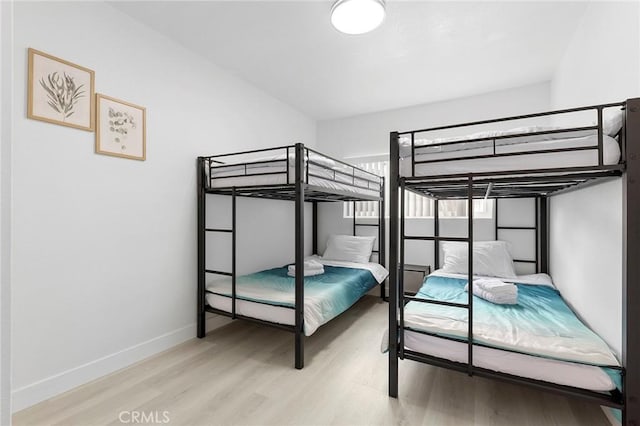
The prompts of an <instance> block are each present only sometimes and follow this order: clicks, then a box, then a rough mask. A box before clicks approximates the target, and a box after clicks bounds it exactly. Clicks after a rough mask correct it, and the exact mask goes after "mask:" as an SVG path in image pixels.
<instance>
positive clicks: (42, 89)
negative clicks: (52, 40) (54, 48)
mask: <svg viewBox="0 0 640 426" xmlns="http://www.w3.org/2000/svg"><path fill="white" fill-rule="evenodd" d="M28 56H29V67H28V88H27V99H28V101H27V117H28V118H31V119H33V120H40V121H45V122H47V123H52V124H58V125H61V126H67V127H73V128H76V129H81V130H87V131H90V132H93V131H94V128H95V104H94V95H95V72H94V71H93V70H90V69H89V68H85V67H83V66H80V65H77V64H74V63H72V62H69V61H66V60H64V59H61V58H58V57H55V56H52V55H49V54H48V53H44V52H41V51H39V50H36V49H32V48H29V51H28Z"/></svg>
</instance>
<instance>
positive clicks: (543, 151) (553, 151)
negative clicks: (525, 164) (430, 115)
mask: <svg viewBox="0 0 640 426" xmlns="http://www.w3.org/2000/svg"><path fill="white" fill-rule="evenodd" d="M596 149H598V146H597V145H595V146H584V147H583V146H579V147H572V148H556V149H538V150H535V151H518V152H513V153H511V152H503V153H495V152H494V153H493V154H486V155H469V156H466V157H447V158H440V159H437V160H435V159H434V160H415V161H414V164H432V163H446V162H449V161H467V160H483V159H487V158H502V157H513V156H516V155H520V156H526V155H536V154H557V153H560V152H572V151H593V150H596ZM414 175H415V172H414Z"/></svg>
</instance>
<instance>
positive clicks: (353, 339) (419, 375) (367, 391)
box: [13, 296, 609, 426]
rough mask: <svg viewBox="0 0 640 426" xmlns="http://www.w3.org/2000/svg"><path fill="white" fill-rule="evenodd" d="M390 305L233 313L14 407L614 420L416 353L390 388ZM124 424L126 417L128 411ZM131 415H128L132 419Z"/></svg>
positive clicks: (58, 420)
mask: <svg viewBox="0 0 640 426" xmlns="http://www.w3.org/2000/svg"><path fill="white" fill-rule="evenodd" d="M387 306H388V305H387V304H386V303H382V302H381V301H380V299H378V298H375V297H372V296H367V297H365V298H363V299H362V300H361V301H360V302H358V303H357V304H356V305H355V306H354V307H353V308H352V309H350V310H349V311H348V312H346V313H345V314H343V315H341V316H340V317H339V318H337V319H335V320H333V321H331V322H330V323H329V324H327V325H325V326H323V327H321V328H320V329H319V330H318V331H317V332H316V333H315V334H314V335H313V336H311V337H310V338H307V339H306V364H305V365H306V366H305V368H304V369H303V370H301V371H299V370H295V369H294V368H293V335H291V334H290V333H287V332H284V331H280V330H276V329H272V328H268V327H261V326H257V325H253V324H250V323H246V322H240V321H235V322H232V323H230V324H228V325H225V326H223V327H221V328H219V329H216V330H214V331H211V332H210V333H209V334H208V335H207V337H206V338H205V339H202V340H198V339H193V340H191V341H188V342H186V343H184V344H182V345H179V346H177V347H175V348H172V349H171V350H169V351H166V352H164V353H162V354H159V355H157V356H154V357H152V358H149V359H147V360H145V361H142V362H140V363H138V364H136V365H134V366H132V367H129V368H126V369H124V370H121V371H119V372H116V373H114V374H111V375H109V376H106V377H104V378H102V379H99V380H96V381H94V382H91V383H89V384H86V385H84V386H81V387H79V388H77V389H74V390H72V391H69V392H67V393H64V394H62V395H60V396H58V397H56V398H53V399H51V400H48V401H45V402H42V403H40V404H38V405H36V406H34V407H31V408H29V409H26V410H23V411H21V412H19V413H16V414H15V415H14V417H13V423H14V425H16V426H21V425H82V426H85V425H87V426H88V425H118V424H122V423H121V422H120V420H119V418H118V416H119V414H120V413H121V412H122V411H133V410H137V411H138V412H145V413H150V412H151V413H152V412H157V413H159V414H158V415H159V416H160V417H159V420H163V417H162V412H164V411H167V412H168V413H167V414H168V417H169V419H170V422H169V423H166V424H169V425H229V424H238V425H374V424H385V425H456V426H459V425H467V424H476V425H509V426H511V425H562V426H565V425H608V424H609V423H608V421H607V420H606V417H605V416H604V414H603V413H602V411H601V409H600V408H599V407H598V406H597V405H593V404H586V403H583V402H582V401H579V400H574V399H568V398H564V397H559V396H556V395H552V394H548V393H542V392H538V391H535V390H532V389H529V388H525V387H520V386H515V385H508V384H504V383H499V382H496V381H491V380H487V379H482V378H470V377H468V376H466V375H464V374H461V373H456V372H452V371H447V370H444V369H440V368H436V367H431V366H428V365H424V364H419V363H415V362H412V361H402V362H401V363H400V395H399V398H398V399H393V398H389V397H388V396H387V357H386V355H382V354H381V353H380V349H379V347H380V339H381V336H382V332H383V330H384V329H385V328H386V327H387V324H386V318H387ZM124 420H125V421H127V420H128V417H125V418H124ZM129 424H131V423H129Z"/></svg>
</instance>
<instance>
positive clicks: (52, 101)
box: [40, 71, 85, 121]
mask: <svg viewBox="0 0 640 426" xmlns="http://www.w3.org/2000/svg"><path fill="white" fill-rule="evenodd" d="M40 85H41V86H42V88H43V89H44V90H45V91H46V92H47V98H48V100H47V104H48V105H49V106H50V107H51V108H52V109H53V110H54V111H55V112H57V113H58V114H60V119H61V120H62V121H65V119H67V118H69V117H71V116H72V115H73V113H74V112H75V111H74V109H73V107H74V106H75V105H76V104H77V103H78V99H80V98H82V97H84V96H85V91H84V90H82V88H83V87H84V84H80V85H77V84H76V82H75V78H73V77H71V76H70V75H67V73H63V75H62V76H61V75H60V74H58V72H57V71H56V72H54V73H52V74H49V75H47V78H46V80H45V78H44V77H43V78H41V79H40Z"/></svg>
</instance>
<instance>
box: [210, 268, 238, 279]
mask: <svg viewBox="0 0 640 426" xmlns="http://www.w3.org/2000/svg"><path fill="white" fill-rule="evenodd" d="M204 271H205V272H206V273H207V274H214V275H224V276H227V277H231V276H233V273H232V272H225V271H216V270H214V269H205V270H204Z"/></svg>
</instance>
